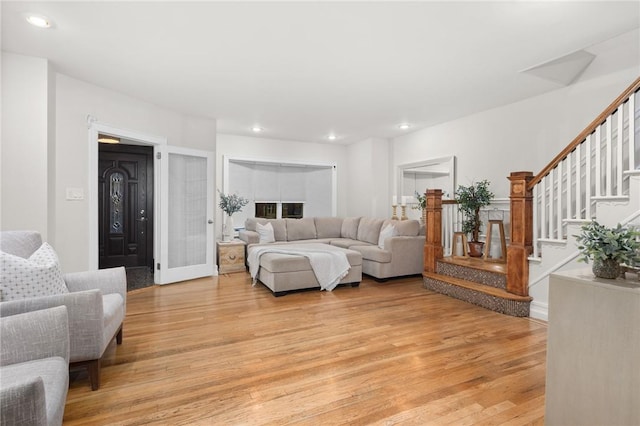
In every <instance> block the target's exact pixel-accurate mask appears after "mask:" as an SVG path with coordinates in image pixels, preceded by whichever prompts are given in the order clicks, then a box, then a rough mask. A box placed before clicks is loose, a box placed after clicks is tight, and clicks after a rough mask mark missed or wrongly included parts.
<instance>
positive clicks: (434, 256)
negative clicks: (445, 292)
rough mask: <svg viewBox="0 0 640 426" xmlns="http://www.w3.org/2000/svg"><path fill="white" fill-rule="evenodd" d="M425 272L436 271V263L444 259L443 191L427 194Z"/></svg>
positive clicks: (432, 191) (437, 190) (438, 190)
mask: <svg viewBox="0 0 640 426" xmlns="http://www.w3.org/2000/svg"><path fill="white" fill-rule="evenodd" d="M425 196H426V200H425V201H426V202H425V210H424V211H425V215H426V222H425V231H426V232H425V233H426V239H425V242H424V270H425V272H435V271H436V261H437V260H438V259H442V253H443V250H442V190H440V189H427V192H425Z"/></svg>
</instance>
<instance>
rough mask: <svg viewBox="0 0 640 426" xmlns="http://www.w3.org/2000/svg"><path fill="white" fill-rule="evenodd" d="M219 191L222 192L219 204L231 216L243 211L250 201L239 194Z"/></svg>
mask: <svg viewBox="0 0 640 426" xmlns="http://www.w3.org/2000/svg"><path fill="white" fill-rule="evenodd" d="M218 193H219V194H220V203H219V204H218V205H219V206H220V208H221V209H222V211H223V212H225V213H226V214H228V215H229V216H231V215H232V214H234V213H236V212H239V211H241V210H242V208H243V207H244V206H246V205H247V204H248V203H249V200H247V199H246V198H244V197H241V196H239V195H238V194H229V195H225V194H223V193H222V192H221V191H220V190H218Z"/></svg>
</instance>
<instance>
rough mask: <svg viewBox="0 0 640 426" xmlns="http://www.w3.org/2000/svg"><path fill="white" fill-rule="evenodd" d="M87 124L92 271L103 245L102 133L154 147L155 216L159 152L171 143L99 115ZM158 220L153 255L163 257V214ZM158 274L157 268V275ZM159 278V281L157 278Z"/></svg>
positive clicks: (90, 264) (157, 200)
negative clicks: (100, 207)
mask: <svg viewBox="0 0 640 426" xmlns="http://www.w3.org/2000/svg"><path fill="white" fill-rule="evenodd" d="M87 127H88V129H89V132H88V133H89V134H88V143H89V147H88V148H89V149H88V151H89V176H88V178H89V182H88V188H89V191H88V197H87V200H88V203H89V235H88V238H89V270H97V269H98V267H99V260H100V257H99V256H100V254H99V250H98V244H99V235H100V234H99V232H100V230H99V223H98V143H99V142H98V134H99V133H100V134H106V135H109V136H115V137H117V138H122V139H127V140H130V141H133V142H135V143H136V144H139V145H150V146H153V157H154V167H153V192H154V197H153V210H154V215H155V214H157V212H159V211H160V210H159V209H160V205H159V197H158V196H157V194H159V193H160V192H159V191H160V170H159V167H156V161H155V158H156V153H157V152H158V148H159V147H164V146H166V145H167V138H166V137H162V136H155V135H151V134H146V133H142V132H137V131H134V130H129V129H125V128H122V127H117V126H113V125H111V124H107V123H103V122H100V121H98V120H97V119H96V118H95V117H93V116H91V115H88V116H87ZM155 219H156V220H154V222H153V257H154V258H155V259H159V258H160V246H159V244H158V242H157V241H158V237H159V235H160V228H159V223H160V220H158V219H159V217H158V216H157V215H156V217H155ZM155 273H157V270H156V268H154V274H155ZM156 281H157V280H156Z"/></svg>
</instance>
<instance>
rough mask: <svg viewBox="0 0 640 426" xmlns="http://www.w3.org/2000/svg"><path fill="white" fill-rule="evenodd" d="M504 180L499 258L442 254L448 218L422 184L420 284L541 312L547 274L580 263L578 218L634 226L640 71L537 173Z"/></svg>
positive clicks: (639, 183)
mask: <svg viewBox="0 0 640 426" xmlns="http://www.w3.org/2000/svg"><path fill="white" fill-rule="evenodd" d="M509 180H510V181H511V195H510V208H509V217H510V232H509V233H508V234H509V236H510V244H509V246H508V249H507V263H506V264H502V265H496V264H492V263H485V262H483V261H482V260H481V259H471V258H462V259H461V258H457V257H444V256H443V254H450V252H449V251H448V248H449V244H448V241H449V240H450V239H451V237H450V235H449V234H450V233H451V230H452V229H455V224H452V223H448V222H447V221H449V220H450V219H449V217H450V215H449V214H448V213H446V212H445V214H443V209H442V204H443V203H442V191H440V190H427V192H426V193H425V196H426V197H427V198H426V208H425V215H426V229H427V234H426V241H425V249H424V265H425V271H424V273H423V277H424V286H425V287H426V288H428V289H430V290H433V291H436V292H439V293H444V294H447V295H449V296H452V297H455V298H458V299H461V300H465V301H467V302H470V303H474V304H476V305H479V306H482V307H485V308H487V309H491V310H494V311H497V312H501V313H504V314H508V315H513V316H529V315H530V314H531V316H533V317H536V318H540V319H544V320H546V319H547V312H548V288H549V285H548V281H549V276H550V274H552V273H554V272H557V271H561V270H563V269H575V268H579V267H584V266H585V265H584V264H578V263H577V258H578V255H579V253H578V249H577V245H576V242H575V238H574V236H575V235H577V234H578V233H579V232H580V227H581V226H582V225H583V224H585V223H588V222H590V221H592V220H596V219H597V220H598V222H599V223H601V224H603V225H605V226H615V225H616V224H617V223H621V224H623V225H637V226H639V227H640V78H638V79H637V80H636V81H635V82H634V83H633V84H632V85H631V86H629V88H627V90H625V91H624V92H623V93H622V94H621V95H620V96H619V97H618V98H617V99H616V100H614V101H613V103H612V104H611V105H609V107H608V108H607V109H605V111H603V112H602V114H600V115H599V116H598V117H597V118H596V119H595V120H594V121H593V122H592V123H591V124H590V125H589V126H587V128H585V130H584V131H582V132H581V133H580V134H579V135H578V136H577V137H576V138H575V139H574V140H573V141H572V142H571V143H570V144H569V145H568V146H567V147H566V148H565V149H564V150H563V151H562V152H561V153H560V154H558V155H557V156H556V158H554V159H553V161H551V162H550V163H549V164H548V165H547V166H546V167H545V168H544V169H543V170H542V171H541V172H540V173H539V174H538V175H536V176H534V175H533V174H532V173H531V172H514V173H512V174H511V176H510V177H509ZM443 219H444V221H445V223H442V221H443ZM443 241H444V242H445V243H444V246H445V247H444V250H443Z"/></svg>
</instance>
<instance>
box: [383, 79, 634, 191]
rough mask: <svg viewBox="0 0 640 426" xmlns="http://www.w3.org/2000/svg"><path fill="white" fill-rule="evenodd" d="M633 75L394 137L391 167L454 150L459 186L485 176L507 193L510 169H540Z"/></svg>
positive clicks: (586, 83) (580, 84)
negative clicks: (393, 160) (393, 161)
mask: <svg viewBox="0 0 640 426" xmlns="http://www.w3.org/2000/svg"><path fill="white" fill-rule="evenodd" d="M636 77H637V71H636V70H634V69H627V70H623V71H620V72H617V73H613V74H609V75H606V76H604V77H600V78H597V79H593V80H587V81H584V82H578V83H575V84H574V85H571V86H569V87H566V88H563V89H559V90H555V91H553V92H549V93H546V94H543V95H540V96H537V97H534V98H529V99H526V100H524V101H521V102H517V103H514V104H510V105H506V106H504V107H500V108H495V109H492V110H488V111H484V112H481V113H478V114H474V115H471V116H467V117H464V118H461V119H459V120H455V121H451V122H447V123H443V124H440V125H437V126H433V127H430V128H427V129H424V130H420V131H417V132H414V133H411V134H409V135H406V136H402V137H399V138H396V139H395V140H394V141H393V143H392V149H393V153H394V159H395V163H394V164H393V166H392V167H393V168H394V169H395V168H397V166H398V165H399V164H403V163H410V162H414V161H420V160H427V159H430V158H435V157H444V156H449V155H455V156H456V157H457V165H456V170H457V177H456V182H457V184H458V185H468V184H469V183H470V182H472V181H478V180H482V179H489V181H491V189H492V190H493V192H494V193H495V194H496V197H498V198H503V197H508V196H509V182H508V180H507V176H509V174H510V173H511V172H512V171H520V170H526V171H532V172H533V173H534V174H535V173H537V172H539V171H540V170H541V169H542V168H543V167H544V166H545V165H546V164H547V163H548V162H550V161H551V160H552V159H553V157H554V156H555V155H557V154H558V153H559V152H560V151H561V150H562V149H563V148H564V147H565V146H566V145H568V144H569V142H571V140H572V139H573V138H574V137H576V136H577V135H578V134H579V133H580V132H581V131H582V130H583V129H584V128H585V127H586V126H587V125H588V124H589V123H590V122H591V121H592V120H593V119H595V118H596V117H597V116H598V114H600V113H601V112H602V111H603V110H604V109H605V108H606V107H607V106H608V105H609V104H610V103H611V102H612V101H613V100H614V99H615V98H616V97H617V96H618V95H619V94H620V93H622V91H623V90H624V89H625V88H626V87H627V86H628V85H629V84H631V82H632V81H633V80H634V79H635V78H636ZM393 185H394V186H393V187H396V186H397V182H395V181H394V183H393Z"/></svg>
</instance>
